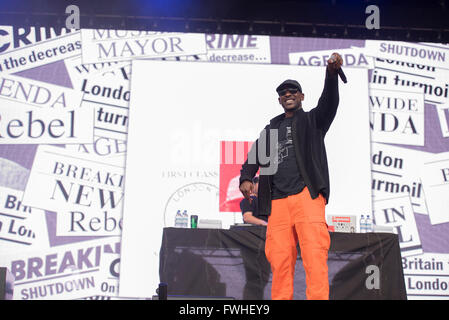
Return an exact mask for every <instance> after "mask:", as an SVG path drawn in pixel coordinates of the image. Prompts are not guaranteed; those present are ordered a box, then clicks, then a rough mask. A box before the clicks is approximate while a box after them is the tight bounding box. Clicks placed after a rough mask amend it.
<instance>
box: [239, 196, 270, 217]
mask: <svg viewBox="0 0 449 320" xmlns="http://www.w3.org/2000/svg"><path fill="white" fill-rule="evenodd" d="M251 199H253V200H252V201H251V203H249V201H248V200H247V199H245V198H243V200H242V201H240V210H242V215H243V214H244V213H245V212H248V211H251V212H252V213H253V216H254V217H256V218H259V219H261V220H264V221H268V217H267V216H259V205H258V201H257V197H255V196H251Z"/></svg>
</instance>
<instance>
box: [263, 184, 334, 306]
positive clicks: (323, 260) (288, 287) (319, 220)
mask: <svg viewBox="0 0 449 320" xmlns="http://www.w3.org/2000/svg"><path fill="white" fill-rule="evenodd" d="M325 202H326V200H325V199H324V197H323V196H322V195H321V194H320V195H319V197H318V198H316V199H312V198H311V196H310V193H309V190H308V189H307V187H305V188H304V190H303V191H302V192H300V193H298V194H295V195H292V196H288V197H287V198H283V199H277V200H272V202H271V215H270V216H269V218H268V226H267V237H266V243H265V254H266V257H267V260H268V261H269V262H270V265H271V271H272V273H273V278H272V285H271V299H273V300H292V299H293V280H294V274H295V264H296V257H297V254H298V253H297V250H296V245H297V243H298V241H299V247H300V249H301V257H302V262H303V266H304V270H305V273H306V287H307V288H306V297H307V299H308V300H328V299H329V279H328V268H327V257H328V251H329V247H330V236H329V231H328V230H327V225H326V220H325V215H324V208H325V205H326V203H325Z"/></svg>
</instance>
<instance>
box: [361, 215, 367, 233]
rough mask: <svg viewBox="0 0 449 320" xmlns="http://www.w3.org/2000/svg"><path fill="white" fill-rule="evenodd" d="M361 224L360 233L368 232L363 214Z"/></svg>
mask: <svg viewBox="0 0 449 320" xmlns="http://www.w3.org/2000/svg"><path fill="white" fill-rule="evenodd" d="M359 226H360V233H366V222H365V217H364V216H363V214H362V216H361V217H360V223H359Z"/></svg>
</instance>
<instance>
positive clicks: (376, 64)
mask: <svg viewBox="0 0 449 320" xmlns="http://www.w3.org/2000/svg"><path fill="white" fill-rule="evenodd" d="M0 30H1V31H2V32H1V37H0V103H1V107H0V168H1V170H0V244H1V248H2V250H1V253H0V265H1V266H6V267H7V268H8V269H9V270H11V272H12V273H13V274H14V276H15V291H14V299H99V298H102V299H124V298H135V297H138V296H139V295H138V294H136V295H134V294H133V292H132V290H131V291H130V290H127V291H126V295H124V294H122V293H120V291H119V283H120V277H119V273H120V256H121V252H123V251H124V250H127V249H126V247H124V246H121V242H122V241H121V234H122V231H123V229H124V228H126V224H125V225H124V224H123V219H124V214H123V202H124V185H125V164H126V152H127V131H128V123H129V118H128V111H129V108H130V103H129V101H130V97H131V94H132V92H131V91H130V81H131V79H132V74H131V63H132V60H133V59H158V60H167V61H208V62H214V63H232V64H233V63H243V64H250V63H256V64H291V65H302V66H317V67H320V66H321V67H322V66H324V63H325V61H326V58H327V57H328V56H329V55H330V53H332V52H334V51H338V52H340V53H341V54H342V56H343V59H344V67H345V68H365V69H368V74H369V86H370V94H369V97H367V99H369V106H370V130H371V176H372V180H371V183H372V184H371V187H372V196H373V215H374V218H375V221H376V223H377V224H379V225H387V226H392V227H393V228H394V230H395V232H396V233H398V235H399V238H400V241H401V242H400V246H401V253H402V257H403V268H404V274H405V283H406V289H407V294H408V297H409V298H410V299H425V298H431V299H437V298H443V299H447V298H448V297H449V265H448V263H449V249H448V248H449V238H448V236H447V234H448V231H449V214H448V213H447V208H448V207H449V200H448V198H447V196H445V195H447V191H448V188H449V100H448V99H449V98H448V96H449V70H448V69H449V47H448V46H447V45H439V44H429V43H418V44H411V43H404V42H389V41H368V40H367V41H361V40H340V39H313V38H287V37H268V36H254V35H251V36H249V35H247V36H243V35H215V34H185V33H159V32H151V31H145V32H143V31H126V30H88V29H86V30H81V31H70V30H65V29H62V30H54V29H52V28H43V27H29V28H16V27H12V26H0ZM168 174H173V175H176V174H183V173H176V172H175V173H167V175H168ZM196 174H202V175H215V176H216V175H218V172H202V173H196ZM213 187H215V188H218V186H213ZM223 219H224V220H226V221H225V225H226V224H229V223H233V222H236V221H237V222H239V221H241V215H239V214H238V213H237V214H235V215H228V216H226V217H224V216H223ZM239 219H240V220H239ZM125 220H126V219H125ZM139 297H140V296H139Z"/></svg>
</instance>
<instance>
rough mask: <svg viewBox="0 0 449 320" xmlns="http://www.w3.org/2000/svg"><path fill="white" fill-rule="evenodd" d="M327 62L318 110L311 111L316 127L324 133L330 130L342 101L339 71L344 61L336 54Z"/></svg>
mask: <svg viewBox="0 0 449 320" xmlns="http://www.w3.org/2000/svg"><path fill="white" fill-rule="evenodd" d="M327 62H328V64H327V67H326V78H325V80H324V88H323V92H322V93H321V97H320V99H319V100H318V105H317V106H316V108H314V109H313V110H311V111H310V112H311V113H312V114H313V116H314V118H315V121H316V126H317V127H318V128H319V129H321V130H322V131H324V133H326V132H327V130H329V127H330V125H331V123H332V121H333V120H334V118H335V114H336V113H337V107H338V103H339V100H340V97H339V94H338V74H337V71H338V69H339V68H340V67H341V65H342V63H343V60H342V58H341V56H340V55H339V54H338V53H334V54H333V55H332V57H331V58H330V59H329V60H328V61H327Z"/></svg>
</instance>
